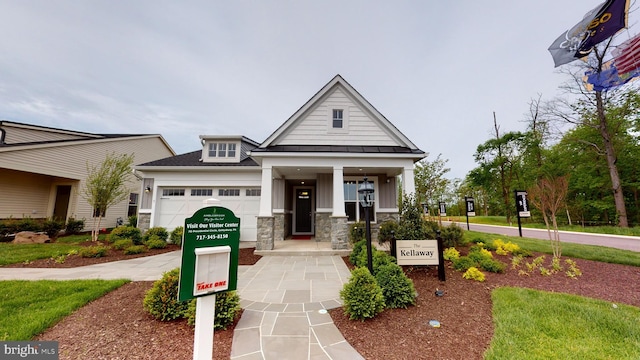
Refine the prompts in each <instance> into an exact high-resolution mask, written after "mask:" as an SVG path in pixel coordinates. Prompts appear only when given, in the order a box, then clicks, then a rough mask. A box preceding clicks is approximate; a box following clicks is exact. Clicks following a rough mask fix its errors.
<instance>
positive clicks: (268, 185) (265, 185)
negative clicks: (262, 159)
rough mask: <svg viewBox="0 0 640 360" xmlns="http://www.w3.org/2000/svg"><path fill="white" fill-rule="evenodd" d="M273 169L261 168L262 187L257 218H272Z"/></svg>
mask: <svg viewBox="0 0 640 360" xmlns="http://www.w3.org/2000/svg"><path fill="white" fill-rule="evenodd" d="M272 173H273V169H272V168H271V167H263V168H262V185H261V188H260V192H261V196H260V213H259V214H258V216H273V212H272V208H273V206H272V201H273V200H272V198H273V180H272V176H273V175H272Z"/></svg>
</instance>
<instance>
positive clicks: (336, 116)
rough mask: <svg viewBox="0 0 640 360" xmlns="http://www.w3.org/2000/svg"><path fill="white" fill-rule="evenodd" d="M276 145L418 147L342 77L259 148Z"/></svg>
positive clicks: (316, 95) (321, 91) (338, 77)
mask: <svg viewBox="0 0 640 360" xmlns="http://www.w3.org/2000/svg"><path fill="white" fill-rule="evenodd" d="M279 145H283V146H286V145H329V146H345V145H349V146H400V147H405V148H409V149H417V147H416V146H415V145H414V144H413V143H412V142H411V141H410V140H409V139H408V138H407V137H406V136H404V135H403V134H402V133H401V132H400V131H399V130H398V129H397V128H396V127H395V126H394V125H393V124H392V123H391V122H390V121H389V120H387V119H386V118H385V117H384V116H383V115H382V114H381V113H380V112H379V111H378V110H376V109H375V108H374V107H373V106H372V105H371V104H370V103H369V102H368V101H367V100H366V99H365V98H364V97H362V95H360V94H359V93H358V92H357V91H356V90H355V89H354V88H353V87H352V86H351V85H350V84H349V83H347V82H346V81H345V80H344V79H343V78H342V76H340V75H336V76H335V77H334V78H333V79H332V80H331V81H330V82H329V83H327V84H326V85H325V86H324V87H323V88H322V89H321V90H320V91H318V93H316V94H315V95H314V96H313V97H312V98H311V99H309V101H307V103H305V104H304V105H303V106H302V107H301V108H300V109H299V110H298V111H296V112H295V113H294V114H293V115H292V116H291V117H290V118H289V119H288V120H287V121H286V122H285V123H284V124H282V126H280V127H279V128H278V129H277V130H276V131H275V132H274V133H273V134H271V135H270V136H269V137H268V138H267V139H266V140H265V141H264V142H263V143H262V144H261V145H260V148H268V147H273V146H279Z"/></svg>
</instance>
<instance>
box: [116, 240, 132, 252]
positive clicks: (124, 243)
mask: <svg viewBox="0 0 640 360" xmlns="http://www.w3.org/2000/svg"><path fill="white" fill-rule="evenodd" d="M131 246H133V240H131V239H120V240H116V241H115V242H114V243H113V245H111V247H112V248H114V249H116V250H123V249H126V248H128V247H131Z"/></svg>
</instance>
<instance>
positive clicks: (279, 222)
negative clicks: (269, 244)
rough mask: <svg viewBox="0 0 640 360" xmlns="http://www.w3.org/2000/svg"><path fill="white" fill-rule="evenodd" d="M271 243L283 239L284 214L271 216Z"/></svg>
mask: <svg viewBox="0 0 640 360" xmlns="http://www.w3.org/2000/svg"><path fill="white" fill-rule="evenodd" d="M273 218H274V226H273V241H282V240H284V238H285V236H286V235H285V229H286V228H285V221H284V214H276V215H274V216H273Z"/></svg>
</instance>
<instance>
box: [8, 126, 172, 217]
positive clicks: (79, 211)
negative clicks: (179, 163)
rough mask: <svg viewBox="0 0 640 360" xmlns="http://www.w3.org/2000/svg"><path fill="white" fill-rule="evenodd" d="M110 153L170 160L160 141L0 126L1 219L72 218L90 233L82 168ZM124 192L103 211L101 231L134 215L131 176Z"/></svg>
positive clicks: (137, 188) (137, 185)
mask: <svg viewBox="0 0 640 360" xmlns="http://www.w3.org/2000/svg"><path fill="white" fill-rule="evenodd" d="M110 153H116V154H134V163H141V162H147V161H153V160H157V159H160V158H164V157H167V156H172V155H175V152H174V151H173V150H172V149H171V147H170V146H169V145H168V144H167V143H166V141H165V140H164V139H163V138H162V136H160V135H112V134H89V133H81V132H74V131H70V130H63V129H54V128H49V127H43V126H35V125H29V124H22V123H16V122H11V121H0V197H1V198H2V201H0V219H1V218H10V217H12V218H18V219H19V218H24V217H31V218H50V217H56V218H58V219H62V220H67V219H68V218H70V217H73V218H76V219H85V220H86V221H85V226H86V227H87V228H89V227H90V226H91V222H92V221H91V220H92V215H93V209H92V208H91V206H90V205H89V204H88V203H87V202H86V201H85V200H84V199H83V197H82V188H83V187H84V181H85V179H86V177H87V167H88V166H89V167H92V166H96V165H99V164H100V163H101V162H102V161H103V160H104V159H105V156H106V155H107V154H110ZM132 171H133V170H132ZM129 187H130V192H131V194H133V195H131V199H127V200H125V201H123V202H121V203H119V204H116V205H114V206H113V207H112V208H110V209H109V210H108V211H107V214H106V216H105V218H104V219H103V222H102V223H103V224H104V227H114V226H116V221H117V220H118V218H121V219H123V220H126V218H127V216H128V215H129V214H132V213H133V214H136V212H137V207H138V205H139V199H140V196H139V195H140V192H141V189H143V187H142V182H141V180H139V179H138V178H137V177H136V176H132V177H131V181H130V183H129Z"/></svg>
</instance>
